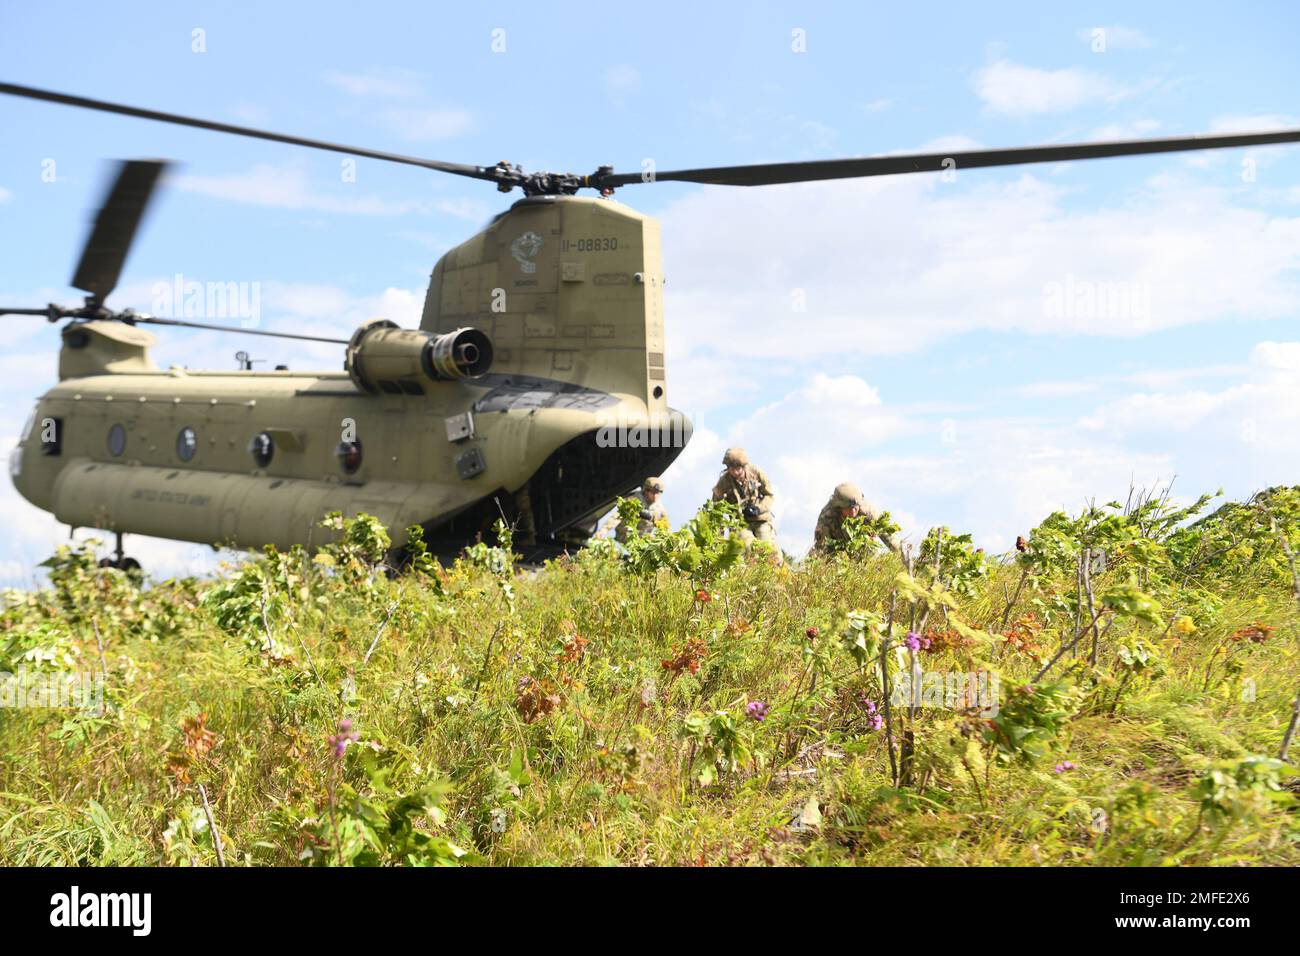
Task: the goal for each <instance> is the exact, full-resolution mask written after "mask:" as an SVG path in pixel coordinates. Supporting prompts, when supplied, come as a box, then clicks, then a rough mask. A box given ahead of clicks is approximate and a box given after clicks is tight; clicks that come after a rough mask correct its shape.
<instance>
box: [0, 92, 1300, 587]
mask: <svg viewBox="0 0 1300 956" xmlns="http://www.w3.org/2000/svg"><path fill="white" fill-rule="evenodd" d="M0 94H3V95H8V96H19V97H23V98H26V99H35V100H41V101H45V102H51V103H59V104H63V105H66V106H76V107H80V108H84V109H91V110H96V111H100V112H108V113H116V114H119V115H125V116H132V117H136V118H140V119H148V120H154V121H157V122H163V123H170V124H174V125H179V126H188V127H194V128H199V129H206V130H211V131H215V132H222V133H229V134H233V135H237V136H244V137H249V138H253V139H261V140H269V141H272V142H279V143H286V144H290V145H295V146H303V147H307V148H311V149H320V150H326V151H330V152H333V153H343V154H347V155H350V156H357V157H362V158H366V159H371V160H379V161H382V162H389V163H399V164H403V165H407V166H415V167H419V168H423V169H428V170H433V171H436V172H441V173H446V174H450V175H456V176H462V177H467V178H471V179H477V180H482V181H485V182H490V183H492V184H494V185H495V186H496V188H497V189H498V190H499V191H501V192H505V193H508V192H510V191H511V190H513V189H516V188H518V189H521V190H522V191H523V193H524V195H525V197H526V198H525V199H523V200H520V201H519V202H517V203H515V204H514V205H513V206H512V207H511V208H510V209H509V211H507V212H505V213H503V214H501V215H500V216H498V217H497V218H496V219H495V220H494V221H493V222H492V223H491V224H490V225H489V226H488V227H487V228H486V229H484V230H483V231H482V232H480V233H479V234H478V235H476V236H474V237H473V238H472V239H470V240H469V241H467V242H465V243H462V244H461V245H460V246H458V247H456V248H455V249H453V250H452V251H451V252H449V253H447V254H446V255H445V256H443V257H442V259H441V260H440V261H439V262H438V264H437V265H436V266H435V267H434V270H433V276H432V278H431V280H430V283H429V292H428V295H427V296H426V298H425V304H424V314H423V316H422V319H421V322H420V329H419V330H414V329H399V328H397V327H396V326H395V325H394V323H392V322H389V321H387V320H384V319H375V320H371V321H370V322H368V323H366V324H364V325H362V326H361V327H360V328H359V329H357V331H356V332H355V333H354V334H353V336H352V338H351V340H349V341H342V340H338V339H323V338H320V337H318V336H313V335H305V334H301V333H298V332H292V331H267V330H250V329H240V328H235V329H230V328H225V327H222V326H211V325H204V324H202V323H196V322H190V321H184V320H177V319H169V318H164V317H159V316H149V315H141V314H137V313H135V312H132V311H130V310H125V311H113V310H110V309H108V308H107V307H106V306H105V305H104V302H105V299H106V298H107V297H108V295H109V294H110V293H111V292H112V291H113V289H114V288H115V287H116V285H117V280H118V278H119V276H120V275H121V272H122V268H123V265H124V263H125V260H126V256H127V253H128V251H129V250H130V246H131V242H132V240H133V238H134V235H135V232H136V229H137V227H138V225H139V223H140V220H141V217H142V215H143V213H144V210H145V208H146V206H147V205H148V202H149V198H150V196H151V195H152V193H153V191H154V188H155V186H156V184H157V182H158V180H159V177H160V175H161V173H162V171H163V168H164V166H165V165H166V164H165V163H162V162H160V161H148V160H133V161H129V162H127V163H124V164H123V165H122V167H121V170H120V172H119V174H118V177H117V179H116V180H115V182H114V185H113V187H112V189H111V191H110V192H109V194H108V197H107V199H106V201H105V203H104V205H103V207H102V208H101V209H100V212H99V215H98V217H97V219H96V222H95V227H94V229H93V230H92V231H91V235H90V237H89V239H88V240H87V241H86V245H85V247H84V249H83V252H82V257H81V259H80V261H79V263H78V266H77V269H76V272H75V273H74V275H73V278H72V281H71V283H70V284H71V285H72V286H74V287H76V288H78V289H81V290H82V291H84V292H86V293H88V295H87V297H86V300H85V304H84V305H82V306H80V307H76V308H64V307H61V306H57V305H49V306H47V307H44V308H9V307H0V315H5V314H9V315H29V316H44V317H45V318H47V319H48V320H49V321H51V322H56V321H63V320H70V322H69V324H68V325H67V326H65V327H64V329H63V351H62V353H61V355H60V361H59V378H60V383H59V385H57V386H56V387H55V388H53V389H51V390H50V391H49V392H47V393H46V394H45V395H44V396H42V397H41V399H40V401H39V403H38V404H37V407H36V411H35V413H34V414H33V416H32V420H31V422H30V423H29V425H28V427H27V429H26V430H25V432H24V434H23V436H22V439H21V442H20V443H19V445H18V447H17V448H16V449H15V451H14V456H13V459H12V461H11V465H10V470H11V472H12V474H13V478H14V483H15V485H17V487H18V490H19V491H20V492H21V493H22V494H23V496H24V497H26V498H27V500H29V501H31V502H32V503H33V504H35V505H36V506H37V507H40V508H44V509H46V510H48V511H51V512H53V513H54V514H55V515H56V516H57V517H58V518H59V520H60V521H64V522H67V523H68V524H71V525H73V526H83V527H90V526H93V527H97V528H104V529H107V530H109V531H113V532H116V533H117V536H118V537H117V553H116V560H115V562H114V563H116V564H117V566H119V567H132V566H135V562H134V561H132V559H130V558H126V557H125V556H124V555H123V554H122V540H121V535H122V533H124V532H138V533H142V534H151V535H158V536H162V537H168V538H178V539H182V540H188V541H199V542H205V543H212V544H217V543H227V544H232V545H237V546H241V547H256V546H258V545H263V544H275V545H277V546H280V547H286V546H289V545H293V544H301V545H306V546H311V545H313V544H318V543H321V542H322V541H323V532H322V529H321V528H320V527H319V526H318V523H319V519H320V518H321V517H322V516H323V515H324V514H325V513H326V512H328V511H342V512H344V513H346V514H355V513H357V512H362V511H364V512H368V513H371V514H374V515H375V516H377V517H378V518H380V519H381V520H382V521H383V522H384V523H385V524H386V525H388V527H389V528H390V529H392V531H393V532H394V538H395V543H396V544H397V545H398V546H400V544H401V543H402V539H403V537H404V529H406V528H407V527H408V526H410V525H416V524H418V525H421V526H423V528H424V530H425V536H426V539H427V540H428V541H429V542H430V544H431V545H432V546H433V548H434V549H435V550H436V551H437V552H438V553H441V554H448V553H455V552H456V551H458V550H459V549H460V548H462V547H463V546H464V545H466V544H468V543H471V542H473V541H474V540H475V538H476V537H477V536H479V535H481V534H482V533H483V532H484V531H485V530H487V529H488V528H489V527H490V526H491V525H492V523H493V522H495V521H496V520H497V519H498V518H499V517H504V518H505V519H506V520H507V521H509V522H511V523H513V524H514V525H515V526H516V528H517V529H518V530H517V534H516V539H515V540H516V542H517V543H518V544H521V545H523V548H521V550H524V552H525V554H530V555H532V556H535V557H540V556H545V555H547V554H553V553H556V552H557V551H559V550H560V549H562V548H563V547H565V546H566V545H568V544H571V543H578V542H581V541H582V540H584V539H585V538H586V537H587V535H588V534H589V533H590V531H591V530H592V529H593V528H594V525H595V521H596V519H597V518H598V517H599V515H600V514H601V513H602V512H603V511H604V510H606V509H607V508H608V507H609V505H610V504H612V503H613V500H614V498H615V497H616V496H618V495H620V494H628V493H630V492H631V491H632V490H633V489H634V488H635V487H636V486H637V485H639V484H640V483H641V481H642V479H643V478H645V477H646V476H648V475H655V474H660V473H662V472H663V471H664V469H665V468H666V467H667V466H668V465H669V464H670V463H671V462H672V461H673V460H674V459H675V458H676V456H677V455H678V454H679V452H680V450H681V447H682V446H683V445H684V444H685V443H686V441H687V440H689V438H690V424H689V422H687V421H686V420H685V419H684V418H682V416H681V415H680V414H678V413H674V412H672V410H671V409H670V408H669V407H668V404H667V395H666V393H665V388H666V384H667V383H666V380H665V374H664V319H663V283H664V277H663V267H662V260H661V257H660V246H659V226H658V223H656V222H655V220H653V219H651V218H649V217H647V216H643V215H641V214H640V213H637V212H635V211H634V210H632V209H629V208H628V207H627V206H623V205H621V204H619V203H616V202H614V201H613V200H611V199H609V198H607V197H609V196H610V195H612V194H613V192H614V190H615V189H621V188H623V187H630V186H633V185H637V184H644V183H655V182H687V183H705V184H713V185H721V186H740V187H750V186H765V185H775V184H780V183H799V182H814V181H824V180H838V179H853V178H858V177H864V176H893V175H900V174H906V173H918V172H940V173H945V174H946V173H950V172H952V171H953V170H956V169H963V170H964V169H976V168H982V167H997V166H1018V165H1024V164H1030V163H1056V162H1065V161H1070V160H1077V159H1100V158H1105V157H1113V156H1131V155H1144V154H1156V153H1169V152H1182V151H1188V150H1204V149H1220V148H1225V147H1237V146H1262V145H1269V144H1276V143H1295V142H1300V130H1294V129H1290V130H1275V131H1270V132H1266V133H1224V134H1215V135H1210V136H1176V137H1166V138H1161V139H1146V140H1129V141H1121V142H1107V141H1094V142H1088V143H1055V144H1052V145H1049V146H1028V147H1015V148H1010V149H1003V148H995V149H976V150H967V151H964V152H958V153H910V154H909V153H892V154H889V155H885V156H859V157H852V158H847V159H829V160H814V161H808V162H792V163H767V164H759V165H743V166H719V167H704V168H699V169H682V170H670V171H666V172H664V171H660V172H652V171H644V172H641V173H615V172H614V170H613V168H612V167H610V166H601V167H599V168H598V169H597V170H596V171H595V172H594V173H592V174H590V175H586V176H578V175H574V174H572V173H549V172H538V173H525V172H524V171H523V170H522V169H520V168H519V167H517V166H513V165H511V164H510V163H506V162H501V163H497V164H496V165H495V166H473V165H468V164H463V163H450V162H443V161H440V160H432V159H425V158H422V157H416V156H402V155H397V154H393V153H385V152H380V151H377V150H372V149H366V148H361V147H354V146H346V145H341V144H338V143H327V142H323V141H321V140H315V139H308V138H305V137H300V136H290V135H286V134H283V133H279V132H275V131H270V130H257V129H250V128H248V127H243V126H235V125H232V124H229V123H217V122H213V121H211V120H202V119H195V118H193V117H188V116H182V115H178V114H173V113H162V112H159V111H156V110H147V109H140V108H138V107H133V106H124V105H122V104H118V103H109V102H105V101H102V100H94V99H89V98H87V97H82V96H73V95H70V94H66V93H56V92H52V91H50V90H40V89H35V88H33V87H27V86H19V85H16V84H12V83H2V82H0ZM582 189H595V190H598V191H599V192H600V194H601V195H602V196H603V197H606V198H602V199H585V198H582V199H580V198H577V196H576V193H577V192H578V191H579V190H582ZM142 323H143V324H155V325H172V326H190V327H197V328H209V329H211V328H216V329H221V330H223V331H231V332H236V333H242V334H251V335H268V336H278V337H283V338H298V339H316V340H317V341H327V342H337V343H338V344H340V345H346V346H347V351H346V359H345V362H344V370H343V371H342V372H320V373H305V372H290V371H287V370H286V371H274V372H253V371H242V372H205V371H194V370H190V369H180V368H174V369H169V370H167V371H162V370H159V369H157V368H156V367H155V366H154V364H153V362H152V361H151V360H150V358H149V353H148V349H149V346H150V345H151V344H152V342H153V339H152V337H150V336H149V335H148V334H147V333H145V332H143V331H141V330H140V329H139V328H137V326H138V325H139V324H142ZM847 334H850V333H848V332H846V335H847ZM611 439H612V440H611Z"/></svg>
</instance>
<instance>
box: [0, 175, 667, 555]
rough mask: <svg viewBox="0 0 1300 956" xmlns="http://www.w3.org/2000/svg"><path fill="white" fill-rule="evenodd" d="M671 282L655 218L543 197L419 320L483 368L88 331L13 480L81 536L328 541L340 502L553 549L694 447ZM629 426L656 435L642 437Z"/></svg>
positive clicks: (64, 368) (103, 327)
mask: <svg viewBox="0 0 1300 956" xmlns="http://www.w3.org/2000/svg"><path fill="white" fill-rule="evenodd" d="M662 285H663V277H662V271H661V266H660V258H659V238H658V225H657V223H655V222H654V220H652V219H649V218H648V217H644V216H641V215H640V214H638V213H636V212H634V211H633V210H630V209H628V208H627V207H624V206H621V205H619V204H617V203H613V202H609V201H603V200H592V199H585V198H573V197H560V198H557V197H545V198H541V199H528V200H523V201H521V202H519V203H516V204H515V206H514V207H512V209H511V210H510V211H508V212H506V213H504V214H502V215H501V216H499V217H497V219H496V220H494V221H493V222H492V223H491V224H490V225H489V226H488V227H487V228H486V229H485V230H484V231H483V232H481V233H480V234H479V235H477V236H475V237H474V238H473V239H471V240H469V241H468V242H466V243H464V244H462V245H461V246H459V247H457V248H456V249H454V250H452V251H451V252H449V253H448V254H447V255H446V256H444V257H443V258H442V260H440V261H439V262H438V264H437V265H436V266H435V268H434V271H433V276H432V280H431V283H430V288H429V293H428V296H427V298H426V303H425V310H424V316H423V320H422V322H421V330H422V331H423V332H424V333H428V335H430V336H440V335H445V334H446V333H448V332H452V331H455V330H457V329H462V328H465V327H472V328H475V329H479V330H481V331H482V332H484V333H486V335H487V336H488V337H489V338H490V340H491V346H492V350H493V352H494V358H493V364H492V367H491V369H490V371H488V372H487V373H486V374H483V375H481V376H479V377H474V378H461V379H452V380H445V381H431V380H429V379H428V378H427V377H426V378H421V377H420V376H419V375H418V374H411V375H404V376H400V377H399V376H397V375H396V374H395V373H394V374H393V377H392V378H391V379H380V380H375V379H374V378H367V377H366V376H365V375H364V374H363V373H362V372H361V370H360V368H359V367H352V368H350V370H349V371H343V372H319V373H302V372H290V371H272V372H263V371H240V372H211V371H193V370H188V369H182V368H173V369H170V370H159V369H156V368H155V367H154V366H153V363H152V361H151V360H150V358H149V356H148V347H149V345H150V344H151V343H152V341H153V340H152V336H150V335H148V333H145V332H143V331H142V330H140V329H138V328H134V327H131V326H127V325H124V324H122V323H115V322H83V323H74V324H71V325H69V326H67V327H65V329H64V334H63V352H62V353H61V359H60V377H61V379H62V381H61V382H60V384H59V385H57V386H56V387H55V388H53V389H51V390H50V391H49V392H47V393H46V394H45V395H44V396H42V397H41V399H40V401H39V403H38V405H37V408H36V410H35V412H34V413H33V416H32V420H31V422H30V424H29V426H28V428H27V430H26V431H25V433H24V435H23V437H22V440H21V441H20V443H19V445H18V448H17V449H16V450H15V453H14V459H13V461H12V462H11V473H12V475H13V479H14V483H15V485H16V486H17V488H18V490H19V491H20V492H21V493H22V494H23V496H24V497H26V498H27V499H28V500H29V501H31V502H32V503H33V504H35V505H37V506H38V507H40V508H43V509H45V510H47V511H50V512H52V513H53V514H54V515H55V516H56V517H57V518H58V519H59V520H60V521H61V522H65V523H67V524H70V525H72V526H74V527H95V528H102V529H105V530H108V531H113V532H130V533H140V534H147V535H155V536H159V537H166V538H175V539H180V540H185V541H194V542H201V543H207V544H214V545H216V544H227V545H232V546H236V547H244V548H254V547H260V546H262V545H265V544H273V545H276V546H277V547H281V548H283V547H288V546H291V545H294V544H300V545H304V546H307V547H311V546H313V545H316V544H320V543H323V542H324V541H326V540H328V539H329V533H328V532H327V531H325V530H323V529H322V528H320V526H319V522H320V519H321V517H322V516H323V515H324V514H326V513H327V512H330V511H341V512H343V513H344V514H347V515H354V514H357V513H360V512H365V513H369V514H373V515H375V516H376V517H378V518H380V520H382V521H383V522H384V523H385V524H386V525H387V526H388V527H389V528H390V529H391V531H392V532H393V537H394V542H395V544H400V543H401V542H402V540H403V538H404V529H405V528H407V527H408V526H410V525H421V526H423V528H424V529H425V533H426V538H427V539H428V540H429V541H430V544H431V545H432V546H433V547H434V548H435V550H438V551H439V552H442V553H452V552H454V551H455V550H458V549H459V548H460V547H462V546H463V545H465V544H467V543H471V542H472V541H473V540H474V539H475V538H476V537H477V536H478V535H481V534H482V533H483V532H484V531H486V530H487V529H488V528H489V527H490V526H491V524H492V523H493V522H495V520H496V519H497V518H498V517H504V518H506V519H507V520H508V521H511V522H514V523H516V525H519V524H521V523H522V524H523V526H524V528H525V530H526V531H527V532H528V534H527V536H526V538H525V541H524V543H525V546H526V547H531V548H534V549H536V550H538V551H540V552H543V553H544V552H546V551H548V550H549V551H551V552H554V551H558V550H559V549H560V548H561V547H563V546H565V545H566V544H573V543H577V542H578V541H580V540H582V539H583V538H585V537H586V535H587V534H589V533H590V531H591V529H592V527H593V526H594V523H595V520H596V519H597V518H598V517H599V515H600V514H601V513H603V512H604V511H605V510H606V509H607V508H608V507H609V505H610V504H611V503H612V502H613V500H614V499H615V498H616V497H617V496H618V495H620V494H626V493H628V492H629V491H631V489H632V488H634V487H635V486H636V485H638V484H639V483H640V481H641V480H642V479H643V478H644V477H646V476H648V475H651V474H657V473H659V472H660V471H662V470H663V469H664V468H665V467H666V466H667V465H668V464H669V463H670V462H671V461H672V460H673V459H674V458H675V457H676V455H677V454H678V453H679V452H680V450H681V447H682V446H683V445H684V444H685V442H686V441H687V440H689V437H690V424H689V422H686V421H685V420H684V419H682V418H681V417H680V416H679V415H677V413H675V412H673V411H672V410H671V409H670V408H669V407H668V405H667V401H666V396H665V392H664V389H665V376H664V366H663V325H662V306H661V301H662V299H661V297H662ZM355 341H356V339H354V342H355ZM349 361H350V362H353V361H354V356H353V354H352V350H349ZM390 364H391V363H390ZM355 365H356V366H359V365H360V362H359V360H358V361H356V362H355ZM375 367H376V368H380V367H384V368H387V367H389V366H379V365H376V366H375ZM665 422H675V423H676V426H675V428H674V427H669V428H666V429H665V428H663V427H660V426H661V425H662V424H663V423H665ZM629 424H630V425H631V426H632V433H633V434H634V435H635V434H636V432H637V427H638V425H646V426H653V427H649V428H647V429H644V430H643V432H642V438H641V440H640V441H636V440H634V441H627V440H626V435H627V434H628V426H629Z"/></svg>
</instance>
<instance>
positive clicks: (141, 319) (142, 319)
mask: <svg viewBox="0 0 1300 956" xmlns="http://www.w3.org/2000/svg"><path fill="white" fill-rule="evenodd" d="M42 314H43V313H42ZM123 321H126V322H129V323H130V324H132V325H135V324H137V323H146V324H148V325H179V326H182V327H184V328H187V329H210V330H212V331H214V332H239V333H242V334H243V335H265V336H268V337H270V338H274V339H301V340H302V341H304V342H330V343H333V344H335V345H347V344H348V340H347V339H327V338H324V337H323V336H319V335H297V334H295V333H293V332H264V331H261V330H259V329H245V328H240V327H239V326H237V325H208V324H206V323H204V322H185V321H182V320H181V319H160V318H157V317H156V316H152V315H133V316H131V317H130V318H128V319H124V320H123Z"/></svg>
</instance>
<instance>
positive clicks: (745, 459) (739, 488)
mask: <svg viewBox="0 0 1300 956" xmlns="http://www.w3.org/2000/svg"><path fill="white" fill-rule="evenodd" d="M722 464H723V465H724V466H725V469H724V471H723V472H722V474H721V475H719V476H718V483H717V484H716V485H714V486H713V500H714V501H720V500H726V501H731V502H734V503H735V504H736V506H737V507H738V508H740V513H741V516H742V517H743V518H744V519H745V530H744V531H743V532H741V537H742V538H743V539H744V540H745V543H746V544H749V542H750V541H752V540H754V539H757V540H759V541H766V542H768V543H769V544H771V545H772V546H773V547H775V546H776V531H775V530H774V529H773V528H772V484H771V482H769V481H768V480H767V475H765V474H763V471H762V469H760V468H759V467H758V466H756V465H754V464H752V463H751V462H750V460H749V455H747V454H745V449H743V448H728V449H727V452H726V454H724V455H723V456H722Z"/></svg>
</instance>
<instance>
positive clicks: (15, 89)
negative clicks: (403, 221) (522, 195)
mask: <svg viewBox="0 0 1300 956" xmlns="http://www.w3.org/2000/svg"><path fill="white" fill-rule="evenodd" d="M0 93H7V94H8V95H10V96H21V97H25V98H27V99H32V100H45V101H46V102H49V103H62V104H63V105H65V106H79V107H81V108H82V109H88V110H99V111H100V112H102V113H119V114H121V115H122V116H135V117H138V118H140V119H147V120H156V121H157V122H159V123H172V124H174V125H177V126H192V127H194V128H195V129H207V130H212V131H214V132H217V133H231V134H232V135H235V136H248V137H250V138H252V139H265V140H270V141H271V142H274V143H288V144H289V145H291V146H306V147H307V148H309V149H324V150H328V151H330V152H333V153H346V154H348V155H350V156H361V157H364V158H366V159H382V160H385V161H386V162H390V163H404V164H406V165H407V166H419V167H421V168H423V169H433V170H437V171H438V172H442V173H453V174H454V175H457V176H469V177H471V178H473V179H485V180H489V181H491V182H498V181H499V180H500V179H501V176H500V174H499V173H498V172H497V171H496V167H489V168H484V167H482V166H470V165H466V164H464V163H444V162H439V161H438V160H436V159H421V158H420V157H418V156H403V155H401V154H400V153H384V152H380V151H379V150H376V149H364V148H362V147H359V146H345V145H343V144H341V143H329V142H326V141H325V140H320V139H308V138H307V137H305V136H287V135H285V134H284V133H273V132H271V131H270V130H262V129H253V128H251V127H248V126H236V125H234V124H233V123H216V122H213V121H212V120H204V119H195V118H194V117H192V116H181V115H180V114H179V113H164V112H161V111H160V110H145V109H140V108H139V107H135V106H123V105H122V104H121V103H109V102H107V101H105V100H93V99H90V98H89V97H86V96H72V95H70V94H68V93H55V92H53V91H51V90H41V89H36V88H35V87H31V86H19V85H18V84H15V83H0Z"/></svg>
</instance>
